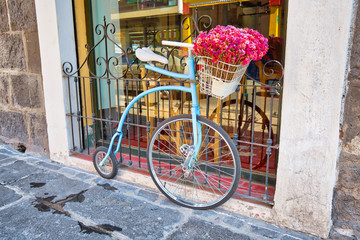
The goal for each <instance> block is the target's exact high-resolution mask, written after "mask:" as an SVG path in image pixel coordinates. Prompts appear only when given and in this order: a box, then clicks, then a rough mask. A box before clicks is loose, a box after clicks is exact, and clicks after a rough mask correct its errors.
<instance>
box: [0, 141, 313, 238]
mask: <svg viewBox="0 0 360 240" xmlns="http://www.w3.org/2000/svg"><path fill="white" fill-rule="evenodd" d="M0 196H1V198H0V224H1V227H0V239H222V240H225V239H239V240H240V239H281V240H296V239H318V238H315V237H312V236H309V235H305V234H301V233H297V232H293V231H290V230H287V229H283V228H279V227H276V226H274V225H271V224H268V223H265V222H262V221H259V220H256V219H252V218H248V217H244V216H241V215H237V214H234V213H231V212H227V211H224V210H223V209H221V208H216V209H215V210H208V211H196V210H192V209H187V208H183V207H179V206H177V205H175V204H173V203H171V202H169V201H168V200H167V199H166V198H165V197H163V196H162V195H161V194H159V193H158V192H156V191H154V190H152V189H147V188H144V187H142V186H137V185H134V184H131V183H126V182H120V181H117V180H104V179H102V178H100V177H99V176H97V175H95V174H93V173H87V172H85V171H83V170H80V169H76V168H70V167H67V166H63V165H60V164H57V163H54V162H51V161H50V160H49V159H47V158H43V157H36V156H34V155H28V154H23V153H20V152H17V151H15V150H12V149H11V148H9V147H7V146H5V145H0Z"/></svg>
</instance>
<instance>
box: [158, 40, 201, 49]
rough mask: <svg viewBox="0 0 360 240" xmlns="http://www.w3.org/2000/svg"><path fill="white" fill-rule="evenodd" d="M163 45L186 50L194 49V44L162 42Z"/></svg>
mask: <svg viewBox="0 0 360 240" xmlns="http://www.w3.org/2000/svg"><path fill="white" fill-rule="evenodd" d="M161 43H162V45H167V46H173V47H185V48H191V49H192V48H194V44H192V43H183V42H175V41H165V40H163V41H161Z"/></svg>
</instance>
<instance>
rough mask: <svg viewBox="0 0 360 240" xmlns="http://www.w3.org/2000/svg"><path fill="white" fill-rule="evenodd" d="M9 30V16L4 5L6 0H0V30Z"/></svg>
mask: <svg viewBox="0 0 360 240" xmlns="http://www.w3.org/2000/svg"><path fill="white" fill-rule="evenodd" d="M7 31H9V18H8V12H7V7H6V0H0V32H7Z"/></svg>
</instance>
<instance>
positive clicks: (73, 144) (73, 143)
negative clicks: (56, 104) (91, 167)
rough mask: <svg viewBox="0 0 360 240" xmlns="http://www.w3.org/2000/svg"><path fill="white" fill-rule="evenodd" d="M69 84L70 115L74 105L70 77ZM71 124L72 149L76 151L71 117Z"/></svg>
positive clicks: (68, 78)
mask: <svg viewBox="0 0 360 240" xmlns="http://www.w3.org/2000/svg"><path fill="white" fill-rule="evenodd" d="M67 80H68V81H67V82H68V90H69V108H70V114H73V112H72V104H71V90H70V77H67ZM70 124H71V140H72V146H73V147H72V149H73V150H74V151H75V139H74V126H73V119H72V117H70Z"/></svg>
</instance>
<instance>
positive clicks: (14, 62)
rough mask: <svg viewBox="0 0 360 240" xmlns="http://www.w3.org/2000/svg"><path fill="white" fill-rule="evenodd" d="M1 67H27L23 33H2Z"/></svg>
mask: <svg viewBox="0 0 360 240" xmlns="http://www.w3.org/2000/svg"><path fill="white" fill-rule="evenodd" d="M0 68H7V69H19V70H25V69H26V61H25V52H24V44H23V40H22V35H21V34H20V33H19V34H0Z"/></svg>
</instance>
